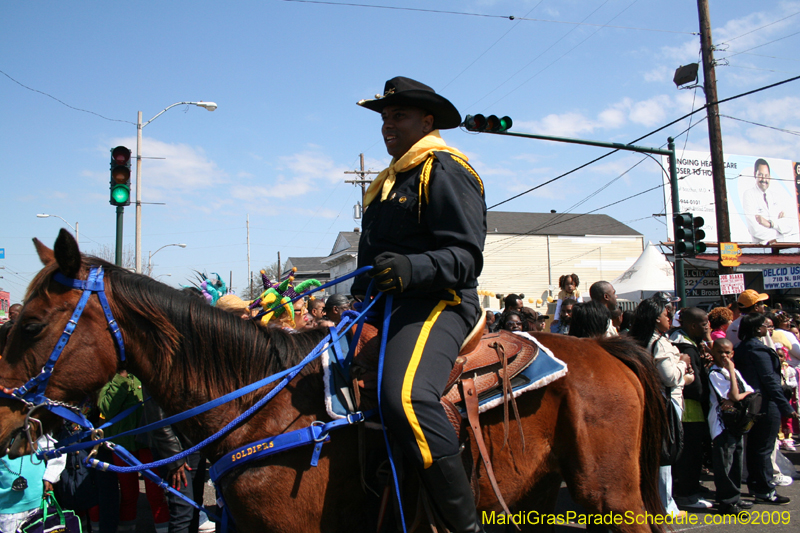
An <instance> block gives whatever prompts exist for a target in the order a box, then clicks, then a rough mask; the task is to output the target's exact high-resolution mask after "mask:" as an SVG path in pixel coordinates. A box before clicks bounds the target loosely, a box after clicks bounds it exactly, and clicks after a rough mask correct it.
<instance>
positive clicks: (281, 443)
mask: <svg viewBox="0 0 800 533" xmlns="http://www.w3.org/2000/svg"><path fill="white" fill-rule="evenodd" d="M370 269H371V267H362V268H360V269H358V270H356V271H355V272H351V273H350V274H348V275H346V276H343V277H342V278H339V279H337V280H334V281H332V282H329V283H327V284H325V285H323V286H321V287H317V288H316V289H312V290H311V291H308V292H307V293H304V294H301V295H299V296H298V297H297V298H295V299H293V300H292V301H295V300H297V299H299V298H302V297H303V296H305V295H306V294H311V293H313V292H316V291H318V290H322V289H324V288H325V287H328V286H330V285H333V284H335V283H339V282H341V281H344V280H346V279H349V278H352V277H355V276H357V275H359V274H362V273H365V272H367V271H368V270H370ZM103 276H104V273H103V267H102V266H100V267H92V268H91V269H90V271H89V275H88V277H87V279H86V280H79V279H73V278H68V277H66V276H65V275H63V274H62V273H61V272H56V273H55V274H54V275H53V279H54V280H55V281H57V282H58V283H61V284H62V285H65V286H67V287H70V288H73V289H78V290H82V291H83V294H81V297H80V300H79V301H78V304H77V306H76V307H75V310H74V311H73V313H72V316H71V317H70V319H69V321H68V322H67V324H66V326H65V327H64V331H63V332H62V334H61V336H60V337H59V339H58V342H57V343H56V345H55V347H54V348H53V351H52V352H51V354H50V357H49V358H48V360H47V362H46V363H45V365H44V367H43V368H42V370H41V372H40V373H39V374H38V375H37V376H35V377H33V378H31V379H30V380H28V382H27V383H25V384H24V385H22V386H21V387H18V388H16V389H14V390H13V391H11V393H10V394H6V393H3V392H0V398H11V399H16V400H20V401H22V402H23V403H25V404H26V405H27V406H28V408H29V411H28V416H30V414H31V413H32V412H33V411H34V410H35V409H37V408H39V407H44V408H46V409H48V410H50V411H51V412H53V413H54V414H56V415H58V416H60V417H62V418H64V419H66V420H69V421H70V422H73V423H76V424H78V425H79V426H82V427H86V428H90V429H89V430H87V431H83V432H80V433H78V434H76V435H73V436H72V437H70V438H68V439H65V440H64V441H62V442H59V443H58V447H57V448H55V449H53V450H46V451H45V450H40V451H39V452H37V455H38V456H39V457H40V458H52V457H58V456H61V455H63V454H64V453H69V452H72V451H76V450H80V449H86V448H90V447H91V448H94V447H97V446H99V445H101V444H103V443H105V442H107V441H109V440H110V438H100V439H97V437H98V436H102V432H100V431H98V430H102V429H104V428H106V427H109V426H111V425H113V424H115V423H116V422H118V421H119V420H122V419H123V418H125V417H127V416H129V415H130V414H131V413H133V412H134V411H135V410H136V409H138V408H139V407H141V405H142V404H141V403H140V404H137V405H135V406H133V407H130V408H128V409H126V410H125V411H123V412H121V413H119V414H118V415H117V416H115V417H114V418H113V419H112V420H109V421H107V422H106V423H105V424H103V425H102V426H100V427H99V428H96V429H95V428H94V427H93V425H92V423H91V422H90V421H89V420H87V419H86V417H85V416H83V414H81V413H80V411H79V409H78V408H77V407H75V406H71V405H68V404H64V403H62V402H57V401H54V400H50V399H49V398H47V397H46V396H45V390H46V389H47V384H48V382H49V380H50V376H51V375H52V373H53V368H54V367H55V364H56V362H57V361H58V358H59V357H60V356H61V353H62V352H63V351H64V348H65V347H66V346H67V343H68V342H69V340H70V338H71V336H72V334H73V332H74V331H75V328H76V326H77V325H78V321H79V320H80V317H81V315H82V314H83V311H84V309H85V308H86V304H87V303H88V301H89V298H90V297H91V295H92V294H97V297H98V300H99V301H100V305H101V307H102V309H103V313H104V315H105V317H106V322H107V323H108V327H109V330H110V331H111V334H112V336H113V338H114V342H115V344H116V348H117V353H118V356H119V359H120V361H125V344H124V341H123V338H122V333H121V331H120V329H119V325H118V324H117V322H116V320H115V319H114V316H113V314H112V313H111V308H110V306H109V304H108V299H107V298H106V295H105V285H104V282H103ZM370 289H371V287H370ZM370 292H371V291H370V290H368V291H367V293H368V294H367V296H368V297H369V293H370ZM381 296H382V294H381V293H379V294H378V295H377V296H376V297H375V298H374V299H372V300H371V301H370V300H369V299H368V300H367V301H369V304H367V305H364V306H363V308H362V309H361V310H360V312H359V313H358V315H357V316H356V317H351V316H345V317H344V318H343V319H342V322H341V323H340V324H339V326H338V327H336V328H331V329H330V332H329V333H328V335H326V337H325V338H324V339H323V340H322V341H321V342H320V343H319V344H318V345H317V346H316V347H315V348H314V349H313V350H312V351H311V353H309V354H308V355H307V356H306V357H305V358H304V359H303V360H302V361H301V362H300V363H298V364H297V365H295V366H293V367H291V368H288V369H286V370H284V371H282V372H279V373H277V374H275V375H272V376H269V377H267V378H264V379H262V380H259V381H257V382H255V383H252V384H250V385H247V386H245V387H243V388H241V389H238V390H236V391H233V392H231V393H228V394H226V395H224V396H221V397H219V398H217V399H215V400H212V401H210V402H207V403H205V404H203V405H200V406H198V407H194V408H192V409H190V410H188V411H185V412H183V413H179V414H177V415H174V416H171V417H168V418H165V419H163V420H160V421H158V422H154V423H152V424H148V425H146V426H143V427H140V428H136V429H132V430H129V431H126V432H123V433H120V434H118V435H115V436H114V437H113V438H114V439H116V438H118V437H121V436H126V435H136V434H139V433H145V432H148V431H151V430H154V429H157V428H160V427H164V426H167V425H172V424H176V423H178V422H180V421H182V420H186V419H187V418H191V417H193V416H196V415H198V414H200V413H203V412H206V411H209V410H211V409H214V408H215V407H218V406H220V405H222V404H224V403H227V402H230V401H232V400H235V399H237V398H240V397H242V396H244V395H246V394H249V393H251V392H254V391H256V390H258V389H260V388H262V387H264V386H266V385H268V384H270V383H273V382H275V381H277V380H280V382H279V383H278V384H277V385H276V386H275V387H274V388H273V389H272V390H271V391H270V392H269V393H267V394H266V395H265V396H264V397H263V398H261V399H260V400H258V401H257V402H256V403H255V404H253V405H252V406H251V407H250V408H249V409H247V410H246V411H245V412H244V413H242V414H241V415H239V416H237V417H236V418H234V419H233V420H231V421H230V422H229V423H228V424H227V425H225V427H223V428H222V429H220V430H219V431H217V432H216V433H215V434H213V435H211V436H210V437H208V438H206V439H205V440H203V441H202V442H200V443H199V444H197V445H195V446H193V447H192V448H189V449H187V450H184V451H183V452H181V453H179V454H177V455H175V456H173V457H169V458H166V459H162V460H160V461H155V462H152V463H148V464H142V463H140V462H139V461H138V460H136V459H135V458H134V457H132V456H131V455H130V453H128V452H127V450H125V449H124V448H123V447H122V446H119V445H114V444H113V443H112V444H111V445H110V446H112V449H113V450H114V452H115V453H116V454H117V455H118V456H119V457H120V458H122V459H123V461H125V462H127V463H128V464H129V465H130V466H127V467H118V466H114V465H110V464H108V463H105V462H102V461H99V460H97V459H95V458H93V457H91V455H90V457H89V458H88V459H87V461H86V466H90V467H93V468H100V469H102V470H110V471H113V472H138V471H143V474H144V475H146V476H147V477H149V478H151V479H153V481H155V482H156V483H157V484H159V485H160V486H161V487H162V488H164V489H166V490H170V491H172V492H175V493H176V494H177V495H178V496H180V497H181V498H184V499H186V498H185V497H183V495H181V494H180V493H178V492H176V491H174V490H173V489H172V488H171V487H169V486H168V485H167V484H166V483H164V482H163V480H161V479H160V478H159V477H158V476H157V475H156V474H154V473H153V472H150V471H149V470H150V469H152V468H156V467H160V466H164V465H166V464H169V463H171V462H174V461H176V460H180V459H183V458H184V457H186V456H187V455H189V454H191V453H195V452H197V451H199V450H200V449H202V448H203V447H205V446H206V445H208V444H209V443H211V442H213V441H215V440H217V439H219V438H220V437H222V436H224V435H225V434H226V433H228V432H230V431H231V430H232V429H233V428H235V427H236V426H237V425H239V424H240V423H242V422H243V421H244V420H245V419H247V418H248V417H250V416H252V415H253V414H255V413H256V412H257V411H258V410H259V409H261V407H263V406H264V404H266V403H267V402H268V401H269V400H271V399H272V398H273V397H274V396H275V395H276V394H278V392H280V391H281V390H282V389H283V388H284V387H285V386H286V385H287V384H288V383H289V382H290V381H291V380H292V379H294V377H295V376H297V374H299V373H300V371H301V370H302V369H303V368H304V367H305V366H306V365H307V364H308V363H309V362H311V361H313V360H314V359H316V358H318V357H319V356H320V355H321V354H322V352H323V351H324V349H325V347H326V345H327V344H328V343H331V344H333V345H337V346H338V342H339V340H340V339H341V338H342V337H343V336H344V335H345V334H346V332H347V330H348V329H349V328H350V326H352V324H354V323H358V330H357V333H360V332H361V327H362V326H363V322H364V318H365V317H366V315H367V313H369V311H370V310H371V309H372V307H373V306H374V305H375V304H376V303H377V302H378V300H380V297H381ZM391 306H392V298H391V296H388V297H387V298H386V311H385V313H384V328H383V338H382V342H381V354H380V368H379V374H380V375H382V373H383V353H384V350H385V346H386V333H387V331H388V320H389V317H390V315H391ZM263 313H264V312H262V314H263ZM354 347H355V343H354V344H353V346H351V348H350V352H351V353H350V354H348V357H352V351H353V350H354ZM379 387H380V380H379ZM379 398H380V391H379ZM374 414H375V413H374V411H369V412H367V413H362V412H357V413H353V414H350V415H348V416H347V417H346V418H344V419H340V420H334V421H331V422H327V423H324V422H321V421H318V422H314V423H313V424H312V425H311V426H309V427H306V428H301V429H296V430H293V431H290V432H288V433H283V434H280V435H277V436H275V437H270V438H267V439H263V440H261V441H258V442H255V443H251V444H249V445H247V446H243V447H241V448H238V449H236V450H233V451H231V452H228V453H226V454H225V455H224V456H223V457H222V458H221V459H220V460H218V461H217V462H216V463H215V464H214V465H212V467H211V469H210V477H211V479H212V481H214V482H215V483H216V482H217V481H218V480H219V479H220V478H221V477H222V476H224V475H225V474H226V473H227V472H229V471H230V470H232V469H233V468H236V467H239V466H241V465H242V464H244V463H247V462H250V461H252V460H254V459H262V458H264V457H267V456H269V455H273V454H276V453H279V452H282V451H285V450H289V449H292V448H296V447H299V446H303V445H306V444H314V451H313V453H312V458H311V464H312V465H313V466H316V465H317V463H318V460H319V456H320V453H321V451H322V446H323V444H324V443H326V442H328V441H329V440H330V436H329V432H330V431H331V430H332V429H335V428H339V427H344V426H348V425H351V424H357V423H360V422H363V421H364V420H366V419H367V418H370V417H371V416H373V415H374ZM381 419H382V416H381ZM381 421H382V420H381ZM90 435H91V436H92V437H93V439H94V440H90V441H84V442H76V441H80V440H82V439H84V438H86V437H88V436H90ZM384 438H386V435H385V429H384ZM70 443H74V444H70ZM387 450H389V454H390V462H391V464H392V473H393V474H394V479H395V490H396V492H397V496H398V499H399V496H400V494H399V487H398V486H397V475H396V472H395V468H394V462H393V461H392V459H391V449H390V448H389V447H388V441H387ZM219 494H220V497H221V493H219ZM187 501H188V500H187ZM189 503H191V504H193V505H195V504H194V502H189ZM195 507H196V505H195ZM401 513H402V506H401ZM215 518H216V517H215ZM229 519H230V517H229V516H228V513H227V509H226V512H225V515H224V517H223V525H224V526H226V525H227V522H228V520H229ZM401 520H402V522H403V529H404V530H405V523H404V522H405V521H404V520H403V519H402V514H401ZM224 529H226V528H224Z"/></svg>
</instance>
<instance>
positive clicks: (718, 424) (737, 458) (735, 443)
mask: <svg viewBox="0 0 800 533" xmlns="http://www.w3.org/2000/svg"><path fill="white" fill-rule="evenodd" d="M711 357H712V358H713V359H714V364H713V365H712V366H711V368H710V370H709V373H708V378H709V384H710V385H711V391H710V393H709V400H710V403H711V407H710V409H709V412H708V427H709V430H710V431H711V438H712V439H713V448H712V459H713V469H714V485H715V486H716V488H717V506H718V508H719V512H720V513H721V514H739V513H740V512H741V511H742V510H743V509H749V508H750V507H752V506H753V504H752V502H745V501H742V500H741V499H740V497H741V489H740V486H741V484H742V457H743V453H742V450H743V444H742V440H743V439H742V435H734V434H732V433H731V432H730V431H728V429H726V428H725V425H724V424H723V423H722V417H721V416H720V408H721V407H725V406H726V405H730V404H731V403H732V402H738V401H740V400H741V399H742V398H744V397H745V396H747V395H748V394H750V393H751V392H753V388H752V387H750V385H748V384H747V383H745V381H744V380H743V379H742V376H741V374H739V371H738V370H736V369H735V368H734V366H733V343H732V342H731V341H729V340H728V339H725V338H721V339H717V340H715V341H714V345H713V346H712V348H711ZM734 377H735V379H732V378H734Z"/></svg>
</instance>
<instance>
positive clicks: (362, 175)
mask: <svg viewBox="0 0 800 533" xmlns="http://www.w3.org/2000/svg"><path fill="white" fill-rule="evenodd" d="M345 174H358V179H355V180H344V182H345V183H352V184H353V185H361V205H362V206H363V205H364V197H365V196H366V195H367V186H368V185H369V184H370V183H372V180H371V179H368V178H367V176H369V175H370V174H378V172H373V171H372V170H364V154H361V170H347V171H345Z"/></svg>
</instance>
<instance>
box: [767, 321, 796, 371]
mask: <svg viewBox="0 0 800 533" xmlns="http://www.w3.org/2000/svg"><path fill="white" fill-rule="evenodd" d="M769 318H770V320H772V324H773V325H774V326H775V330H774V331H773V332H772V341H773V342H774V343H775V344H780V345H781V346H783V347H784V348H786V351H787V352H788V353H789V358H788V359H787V362H788V363H789V364H790V365H792V366H797V364H798V362H800V341H798V340H797V337H796V336H795V334H794V333H792V331H791V328H792V317H791V316H789V313H787V312H786V311H776V312H775V313H773V314H771V315H769Z"/></svg>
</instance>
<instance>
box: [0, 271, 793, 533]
mask: <svg viewBox="0 0 800 533" xmlns="http://www.w3.org/2000/svg"><path fill="white" fill-rule="evenodd" d="M577 284H578V277H577V276H576V275H574V274H571V275H568V276H562V277H561V279H560V281H559V285H560V287H561V291H560V292H559V295H558V300H557V305H556V313H555V316H554V317H553V320H552V321H551V323H550V328H549V331H550V332H551V333H556V334H562V335H569V336H573V337H583V338H591V337H600V336H614V335H625V336H628V337H629V338H631V339H632V340H633V341H635V342H636V343H638V344H639V345H640V346H641V347H642V348H644V350H645V351H643V352H642V353H643V356H644V354H645V353H646V354H647V356H649V357H651V358H652V361H653V363H654V366H655V368H656V370H657V372H658V377H659V379H660V381H661V385H662V393H663V395H664V398H665V402H671V404H672V405H673V406H674V407H675V409H676V410H677V411H678V413H680V418H681V421H682V429H683V442H684V445H683V451H682V453H681V454H680V455H679V457H678V458H677V459H676V460H674V461H673V462H672V464H669V465H664V466H662V467H661V468H660V475H659V485H660V491H661V496H662V503H663V504H664V507H665V509H666V510H667V512H668V513H673V514H680V513H685V512H686V511H687V510H697V509H711V508H712V507H714V504H712V503H711V502H710V501H709V500H708V499H707V498H710V492H711V491H710V489H708V488H706V487H705V486H704V485H703V484H702V482H701V477H702V475H703V472H704V471H705V472H706V473H710V472H713V476H714V482H715V487H716V495H715V496H716V508H717V510H718V511H719V512H720V513H724V514H736V513H739V512H741V511H742V510H743V509H747V508H749V507H751V506H752V505H753V504H754V503H760V504H772V505H781V504H786V503H788V502H789V498H787V497H784V496H781V495H779V494H778V493H777V490H776V487H778V486H781V485H787V484H790V483H791V482H792V478H791V477H789V476H786V475H784V474H782V473H781V471H780V468H779V465H777V464H776V461H777V454H778V453H779V449H783V450H788V451H795V450H796V447H795V439H794V438H793V436H795V438H796V436H797V435H798V434H800V431H799V430H800V427H798V419H797V417H798V415H797V412H798V381H799V379H798V378H800V374H799V373H798V363H799V362H800V332H799V331H798V324H800V315H792V314H789V313H787V312H785V311H782V310H780V309H777V310H772V311H771V312H770V311H769V310H767V309H766V308H765V306H764V301H765V300H766V299H767V298H768V297H767V295H765V294H759V293H757V292H756V291H753V290H747V291H745V292H744V293H742V294H741V295H740V296H739V298H738V302H737V304H734V305H732V306H729V307H718V308H715V309H712V310H711V311H710V312H708V313H706V312H705V311H702V310H701V309H698V308H695V307H686V308H682V309H678V308H677V307H678V303H679V299H677V298H674V297H672V296H671V295H669V294H667V293H663V292H662V293H656V294H655V295H653V296H652V297H650V298H647V299H645V300H643V301H642V302H640V303H639V304H638V305H637V307H636V309H635V310H633V311H625V312H623V311H622V310H621V309H619V307H618V304H617V298H616V292H615V290H614V287H613V286H612V285H611V284H610V283H608V282H605V281H599V282H597V283H595V284H593V285H592V286H591V287H590V289H589V299H588V300H587V301H583V298H582V297H581V294H580V292H579V291H578V290H577ZM215 303H216V306H217V307H218V308H219V309H222V310H225V311H228V312H231V313H233V314H235V315H237V316H240V317H241V318H242V319H252V318H254V317H256V316H257V315H258V313H259V311H260V308H259V307H254V306H253V302H252V301H251V302H246V301H243V300H241V299H240V298H238V297H236V296H234V295H232V294H227V295H224V296H222V297H220V298H219V299H218V301H216V302H215ZM350 304H351V302H350V299H349V298H348V297H347V296H345V295H343V294H334V295H331V296H329V297H328V298H327V299H322V298H315V297H310V298H308V299H304V298H301V299H299V300H297V301H296V302H294V303H293V304H292V305H291V306H289V305H288V304H287V305H285V306H284V307H283V309H284V310H285V314H284V315H283V317H282V318H280V317H278V318H277V319H274V320H271V321H269V322H266V323H263V324H262V325H265V326H267V327H269V326H274V327H282V328H284V329H287V330H291V331H294V332H301V331H304V330H307V329H311V328H315V327H333V326H335V325H337V324H338V323H339V322H340V321H341V320H342V314H343V313H344V312H345V311H347V310H349V309H350V308H351V305H350ZM504 304H505V305H504V308H503V310H502V312H500V313H493V312H491V311H487V314H486V328H487V330H488V331H498V330H501V329H503V330H507V331H511V332H534V333H535V332H544V331H545V330H546V329H547V322H548V320H549V319H550V317H549V316H548V315H545V314H540V313H538V312H537V311H536V310H535V309H532V308H529V307H526V306H525V305H524V302H523V297H522V296H521V295H518V294H510V295H508V296H507V297H506V298H505V299H504ZM12 311H14V312H18V309H15V308H12ZM262 314H263V313H262ZM11 318H12V321H11V323H10V324H9V325H8V326H6V327H4V328H3V329H2V330H0V346H2V340H3V337H4V336H5V334H6V333H7V331H8V329H9V328H10V327H11V325H13V319H14V318H15V315H14V313H13V312H12V316H11ZM753 393H759V394H760V395H761V396H762V399H763V401H762V406H761V416H760V417H758V418H757V419H756V421H755V423H754V425H753V426H752V428H751V429H750V430H749V433H747V435H746V436H744V437H743V435H741V434H737V433H735V432H733V431H732V430H730V429H729V428H726V427H725V424H724V422H723V420H722V417H721V416H720V413H721V412H722V410H725V409H729V408H731V407H732V406H733V405H734V404H735V403H736V402H739V401H741V400H742V399H743V398H745V397H746V396H748V395H750V394H753ZM141 400H142V387H141V384H140V383H139V382H138V380H137V379H136V378H135V377H134V376H132V375H128V374H127V373H125V372H124V371H122V372H120V374H119V375H117V376H116V377H115V378H114V380H112V382H110V383H109V384H108V385H107V386H106V387H105V388H104V389H103V391H102V392H101V393H100V395H99V398H98V405H97V413H96V414H97V415H98V416H102V417H103V418H105V419H109V418H111V417H113V416H114V415H115V414H116V413H117V412H120V411H122V410H124V409H125V408H127V407H128V406H129V405H132V404H133V403H136V402H140V401H141ZM150 403H151V404H152V405H150V407H149V408H148V409H147V410H146V413H145V414H144V418H146V420H144V421H142V420H140V419H139V417H140V416H141V415H138V414H137V415H136V417H135V419H133V418H131V420H126V421H124V422H125V426H124V427H122V426H120V427H118V428H116V430H115V429H113V428H111V431H109V432H108V433H107V434H111V435H113V434H116V433H119V432H122V431H124V429H126V428H130V427H136V426H137V425H140V424H144V423H147V422H149V421H152V420H154V419H157V418H159V417H161V416H163V413H160V408H158V406H157V405H155V404H154V403H153V402H150ZM120 444H123V445H124V446H125V447H126V449H128V450H131V451H133V452H134V453H135V454H136V455H137V456H138V457H139V458H140V459H141V460H142V461H145V462H146V461H148V460H152V458H153V457H155V458H160V457H169V456H171V455H174V454H175V453H178V452H180V451H181V450H182V449H183V447H184V446H185V443H184V442H183V440H182V438H181V436H180V435H179V434H178V433H177V432H176V431H174V430H173V429H172V428H170V427H167V428H165V434H164V435H156V436H154V437H152V438H150V440H149V442H145V443H142V442H125V443H120ZM106 460H108V461H109V462H114V459H113V458H112V457H108V458H106ZM116 462H117V464H121V463H120V462H119V461H118V460H117V461H116ZM203 463H204V462H202V461H201V460H200V458H199V456H198V457H192V456H189V457H188V458H187V459H186V461H181V462H180V464H178V463H176V464H173V465H169V466H168V467H167V468H165V469H163V472H162V474H163V475H164V476H165V479H167V480H168V481H169V483H170V484H171V485H172V486H174V487H178V488H181V491H182V492H184V493H185V494H186V495H187V496H188V497H189V498H190V499H191V498H195V497H196V498H195V499H199V500H201V499H202V486H203V483H204V481H205V480H206V478H205V468H204V464H203ZM20 464H23V465H24V463H20ZM2 466H5V468H4V469H3V471H0V477H2V476H3V475H5V476H6V477H8V478H9V481H13V479H12V478H14V477H15V476H14V474H16V473H17V472H19V470H18V468H19V467H18V466H17V463H16V462H11V461H8V460H7V459H6V460H4V465H2ZM709 467H710V469H709ZM62 468H63V467H62ZM55 470H56V471H58V470H60V469H58V468H56V469H55ZM53 471H54V468H52V467H51V468H49V469H48V470H47V473H45V470H44V469H41V472H38V471H37V472H36V473H35V474H34V473H32V472H31V473H30V474H29V476H30V478H31V479H35V480H36V481H37V482H36V483H31V489H30V490H31V491H38V492H39V493H41V491H43V490H46V489H50V490H52V484H51V482H53V483H55V482H56V481H57V477H58V472H56V474H55V477H54V474H53ZM4 472H5V474H4ZM745 472H746V474H747V477H746V479H745V477H744V474H745ZM192 481H194V483H192ZM743 481H745V482H746V484H747V486H748V488H749V492H750V495H751V496H752V497H753V499H752V500H750V501H746V500H744V499H742V497H741V496H742V495H741V484H742V482H743ZM96 483H97V484H98V486H101V487H111V488H108V489H103V490H101V494H100V504H101V505H100V507H94V508H93V509H91V510H89V512H88V514H86V516H87V517H91V522H92V527H91V529H92V530H93V531H101V532H103V533H105V532H107V531H108V532H110V531H127V530H130V531H133V530H135V519H136V501H137V499H138V492H139V487H138V480H137V479H136V476H135V475H127V476H126V475H116V474H113V473H108V472H104V473H99V472H98V479H97V480H96ZM190 484H191V485H193V486H194V490H195V494H194V495H193V494H192V491H191V489H189V490H188V492H187V490H185V488H186V487H188V486H189V485H190ZM146 487H147V495H148V500H149V501H150V504H151V509H152V513H153V519H154V521H155V524H156V530H157V531H165V532H166V531H169V532H170V533H184V532H196V531H206V530H208V531H211V530H213V524H211V523H210V522H206V520H207V518H206V517H205V516H204V515H198V513H196V512H194V511H193V509H192V508H191V507H189V506H187V504H185V502H182V501H179V499H177V498H175V497H172V495H171V494H169V493H168V492H167V493H166V494H165V493H164V491H162V489H160V488H159V487H157V486H156V485H153V484H149V483H148V484H146ZM198 491H199V494H198ZM29 493H30V491H29ZM120 495H121V497H120ZM10 496H13V497H15V498H17V499H19V498H20V497H21V495H19V494H12V493H11V492H10V491H7V492H6V493H3V491H2V490H0V502H2V501H3V498H6V499H7V498H8V497H10ZM110 499H112V500H115V501H117V500H118V501H119V502H120V503H119V504H116V505H113V506H108V505H106V506H105V509H104V506H103V501H106V502H108V501H110ZM22 506H23V507H24V505H22ZM19 507H20V506H19V505H17V506H11V507H8V509H12V510H15V511H16V510H18V508H19ZM19 516H21V515H18V517H19ZM4 519H5V520H11V518H10V515H3V514H0V531H2V532H4V531H6V530H7V529H6V528H5V527H4V524H3V520H4ZM9 531H13V530H9Z"/></svg>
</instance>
